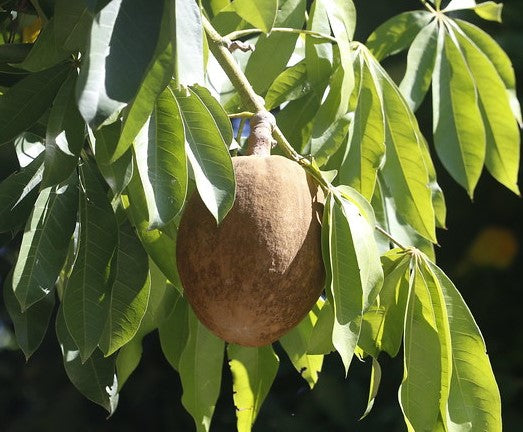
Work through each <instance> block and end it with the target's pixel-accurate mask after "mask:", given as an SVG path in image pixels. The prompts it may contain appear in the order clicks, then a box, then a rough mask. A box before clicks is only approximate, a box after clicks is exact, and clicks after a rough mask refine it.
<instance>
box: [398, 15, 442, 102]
mask: <svg viewBox="0 0 523 432" xmlns="http://www.w3.org/2000/svg"><path fill="white" fill-rule="evenodd" d="M437 45H438V24H437V22H436V21H432V22H431V23H429V24H428V25H427V26H426V27H425V28H423V29H422V30H421V31H420V32H419V33H418V34H417V36H416V37H415V38H414V40H413V41H412V45H411V46H410V48H409V52H408V55H407V70H406V71H405V76H404V77H403V80H402V81H401V84H400V86H399V88H400V91H401V93H402V94H403V96H404V97H405V100H406V101H407V103H408V104H409V107H410V109H411V110H413V111H415V110H416V109H417V108H418V107H419V105H420V104H421V102H422V101H423V99H424V98H425V94H426V93H427V91H428V89H429V87H430V83H431V81H432V72H433V71H434V64H435V62H436V52H437V50H436V48H437Z"/></svg>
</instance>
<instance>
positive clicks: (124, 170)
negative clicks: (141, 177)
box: [89, 122, 133, 197]
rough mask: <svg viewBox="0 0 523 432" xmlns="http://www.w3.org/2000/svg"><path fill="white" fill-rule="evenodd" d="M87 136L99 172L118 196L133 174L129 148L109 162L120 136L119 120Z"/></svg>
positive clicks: (131, 155)
mask: <svg viewBox="0 0 523 432" xmlns="http://www.w3.org/2000/svg"><path fill="white" fill-rule="evenodd" d="M89 138H90V141H91V145H92V147H93V153H94V158H95V160H96V165H97V166H98V169H99V170H100V173H101V174H102V176H103V178H104V180H105V182H106V183H107V184H108V185H109V187H110V188H111V191H112V192H113V195H114V196H115V197H118V196H120V194H122V193H123V191H124V189H125V188H126V187H127V185H128V184H129V182H130V181H131V178H132V176H133V154H132V151H131V150H128V151H126V152H125V153H124V154H123V156H121V157H120V158H118V159H117V160H116V161H114V162H111V155H112V154H114V149H115V148H116V146H117V145H118V139H119V138H120V122H114V123H111V124H110V125H107V126H104V127H103V128H100V129H98V130H97V131H96V132H95V133H94V134H93V133H90V137H89Z"/></svg>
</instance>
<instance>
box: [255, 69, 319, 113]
mask: <svg viewBox="0 0 523 432" xmlns="http://www.w3.org/2000/svg"><path fill="white" fill-rule="evenodd" d="M309 89H310V88H309V83H308V81H307V67H306V63H305V62H304V61H301V62H299V63H297V64H295V65H294V66H291V67H290V68H287V69H285V70H284V71H283V72H282V73H281V74H280V75H278V77H277V78H276V79H275V80H274V82H273V83H272V84H271V86H270V87H269V90H267V94H266V95H265V106H266V107H267V110H271V109H274V108H276V107H278V106H280V105H281V104H282V103H284V102H289V101H292V100H296V99H299V98H300V97H302V96H304V95H305V94H307V93H308V91H309Z"/></svg>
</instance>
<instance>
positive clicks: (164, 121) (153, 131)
mask: <svg viewBox="0 0 523 432" xmlns="http://www.w3.org/2000/svg"><path fill="white" fill-rule="evenodd" d="M133 149H134V154H135V160H136V165H137V167H138V174H139V176H140V181H141V183H142V186H143V189H144V192H145V200H146V203H147V212H148V215H149V216H148V221H149V227H148V229H155V228H159V227H162V226H164V225H166V224H167V223H168V222H170V221H171V220H172V219H174V217H175V216H176V215H177V214H178V213H179V212H180V210H181V208H182V206H183V203H184V201H185V196H186V193H187V160H186V157H185V136H184V125H183V122H182V117H181V113H180V109H179V107H178V104H177V103H176V99H175V97H174V95H173V93H172V90H171V89H170V88H166V89H165V90H164V91H163V92H162V93H161V94H160V96H159V97H158V99H157V101H156V104H155V105H154V109H153V112H152V114H151V117H150V119H149V120H148V121H146V123H145V125H144V127H143V128H142V130H141V131H140V133H139V134H138V136H137V137H136V139H135V141H134V143H133Z"/></svg>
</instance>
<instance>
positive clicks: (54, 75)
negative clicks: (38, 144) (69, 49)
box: [0, 64, 70, 145]
mask: <svg viewBox="0 0 523 432" xmlns="http://www.w3.org/2000/svg"><path fill="white" fill-rule="evenodd" d="M69 70H70V68H69V66H68V65H67V64H59V65H56V66H54V67H52V68H50V69H46V70H43V71H41V72H36V73H33V74H31V75H29V76H27V77H26V78H24V79H22V80H20V81H19V82H17V83H16V84H15V85H14V86H13V87H11V88H10V89H9V90H8V91H6V92H5V93H4V94H3V95H2V96H0V145H1V144H3V143H4V142H6V141H9V140H11V139H13V138H15V137H16V136H17V135H18V134H20V133H22V132H23V131H25V130H27V129H29V128H30V127H31V126H32V125H33V124H34V123H36V122H37V120H38V119H39V118H40V117H41V116H42V115H43V114H44V112H45V110H46V109H47V108H48V107H49V106H50V105H51V102H52V101H53V99H54V97H55V95H56V92H57V91H58V89H59V88H60V86H61V85H62V83H63V81H64V78H65V76H66V75H67V73H68V72H69Z"/></svg>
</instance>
